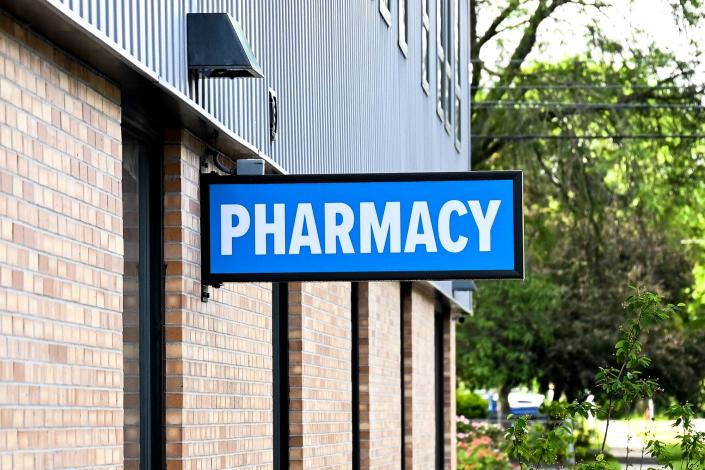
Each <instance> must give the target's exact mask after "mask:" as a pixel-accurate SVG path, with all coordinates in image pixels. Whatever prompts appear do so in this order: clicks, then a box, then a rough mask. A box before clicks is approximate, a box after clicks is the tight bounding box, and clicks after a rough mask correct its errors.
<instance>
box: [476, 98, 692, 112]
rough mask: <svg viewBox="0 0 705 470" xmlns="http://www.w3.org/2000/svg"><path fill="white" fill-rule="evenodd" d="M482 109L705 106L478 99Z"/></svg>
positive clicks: (690, 105)
mask: <svg viewBox="0 0 705 470" xmlns="http://www.w3.org/2000/svg"><path fill="white" fill-rule="evenodd" d="M472 107H475V108H481V109H486V108H490V109H497V108H499V109H502V108H504V109H538V108H555V109H563V108H572V109H689V110H695V111H700V110H703V109H705V106H703V105H699V104H688V103H653V104H652V103H562V102H558V101H533V102H532V101H506V100H502V101H476V102H474V103H472V105H471V108H472Z"/></svg>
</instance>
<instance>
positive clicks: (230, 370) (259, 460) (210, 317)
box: [164, 130, 273, 469]
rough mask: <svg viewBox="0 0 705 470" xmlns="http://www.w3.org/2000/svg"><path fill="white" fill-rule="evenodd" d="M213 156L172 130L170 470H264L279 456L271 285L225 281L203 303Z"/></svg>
mask: <svg viewBox="0 0 705 470" xmlns="http://www.w3.org/2000/svg"><path fill="white" fill-rule="evenodd" d="M204 154H205V147H204V145H203V144H202V143H201V142H200V141H198V140H197V139H196V138H194V137H193V136H192V135H191V134H189V133H188V132H185V131H179V130H177V131H170V132H168V133H167V135H166V143H165V154H164V167H165V170H164V171H165V181H164V187H165V195H164V204H165V213H164V239H165V242H166V245H165V249H164V254H165V260H166V265H167V268H166V273H167V275H166V312H165V322H166V325H165V338H166V375H167V377H166V407H167V410H166V425H167V429H166V455H167V467H168V468H170V469H181V468H183V469H187V468H262V467H266V466H269V465H271V463H272V459H273V455H272V316H271V312H272V307H271V303H272V300H271V284H268V283H258V284H255V283H226V284H225V285H224V286H223V287H221V288H220V289H211V299H210V301H209V302H208V303H203V302H201V295H200V294H201V284H200V277H201V274H200V269H201V268H200V260H201V250H200V241H201V236H200V204H199V186H198V184H199V183H198V179H199V164H200V157H201V155H204Z"/></svg>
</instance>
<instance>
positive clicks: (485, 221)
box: [468, 199, 502, 251]
mask: <svg viewBox="0 0 705 470" xmlns="http://www.w3.org/2000/svg"><path fill="white" fill-rule="evenodd" d="M501 203H502V201H498V200H495V199H493V200H491V201H490V203H489V205H488V206H487V214H485V215H482V207H481V206H480V201H468V206H469V207H470V212H472V216H473V218H474V219H475V223H476V224H477V230H478V232H480V242H479V248H480V251H492V238H491V236H490V232H491V231H492V224H494V219H495V217H496V216H497V211H498V210H499V205H500V204H501Z"/></svg>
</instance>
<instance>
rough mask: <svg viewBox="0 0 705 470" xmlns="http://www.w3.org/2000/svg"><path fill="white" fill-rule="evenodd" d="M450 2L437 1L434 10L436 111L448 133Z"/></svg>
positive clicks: (444, 0)
mask: <svg viewBox="0 0 705 470" xmlns="http://www.w3.org/2000/svg"><path fill="white" fill-rule="evenodd" d="M449 20H450V0H438V4H437V8H436V29H437V33H438V34H437V37H436V50H437V58H436V90H437V94H436V111H437V113H438V118H439V119H440V120H441V121H443V122H445V127H446V131H448V132H450V113H451V109H450V99H451V90H450V85H451V77H450V76H451V68H450V50H449V49H450V27H449V26H450V21H449Z"/></svg>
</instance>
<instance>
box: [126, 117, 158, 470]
mask: <svg viewBox="0 0 705 470" xmlns="http://www.w3.org/2000/svg"><path fill="white" fill-rule="evenodd" d="M123 139H124V140H128V139H129V140H131V141H134V142H135V143H136V144H137V146H138V151H139V154H138V157H137V158H138V162H137V164H138V165H139V169H138V182H137V184H138V204H139V206H138V217H139V228H138V236H139V239H138V243H139V248H138V249H139V260H138V268H137V269H138V279H139V313H138V316H139V318H138V322H139V340H138V342H139V359H138V362H139V406H140V468H142V469H161V468H165V465H166V459H165V426H166V424H165V420H166V414H165V406H164V405H165V398H164V393H165V384H164V380H165V377H164V356H165V352H164V348H165V344H164V276H165V265H164V239H163V232H164V230H163V220H164V212H163V210H164V204H163V203H164V188H163V152H162V150H161V148H160V146H159V145H158V144H156V143H155V142H157V141H158V140H157V139H155V138H153V137H152V136H151V135H148V134H145V133H144V132H142V131H140V130H137V129H135V128H134V127H133V126H131V125H129V126H126V127H123Z"/></svg>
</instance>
